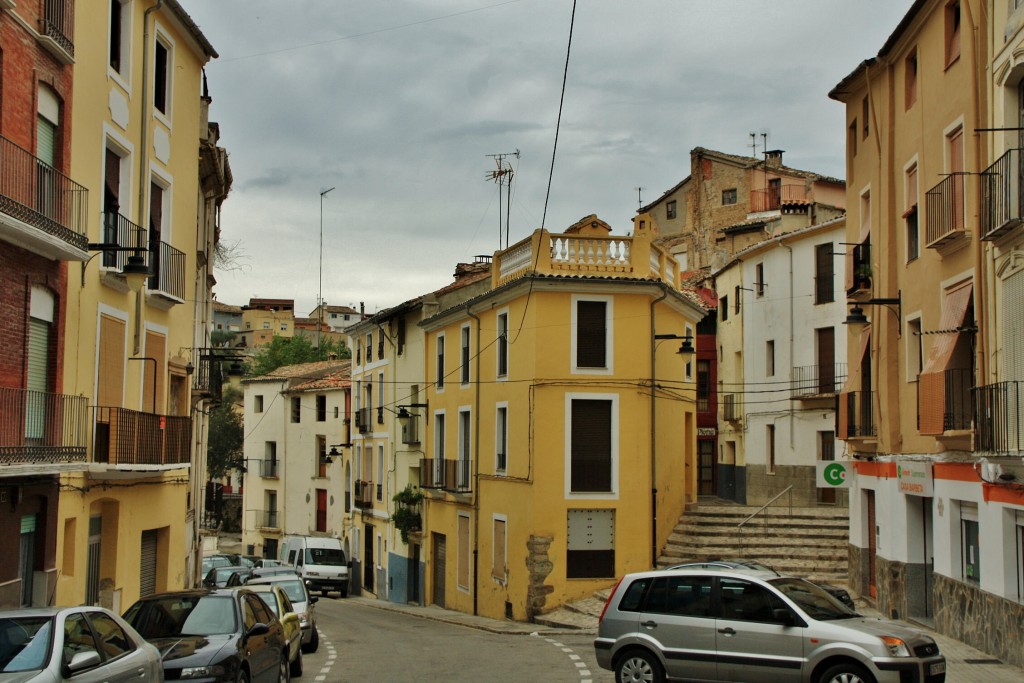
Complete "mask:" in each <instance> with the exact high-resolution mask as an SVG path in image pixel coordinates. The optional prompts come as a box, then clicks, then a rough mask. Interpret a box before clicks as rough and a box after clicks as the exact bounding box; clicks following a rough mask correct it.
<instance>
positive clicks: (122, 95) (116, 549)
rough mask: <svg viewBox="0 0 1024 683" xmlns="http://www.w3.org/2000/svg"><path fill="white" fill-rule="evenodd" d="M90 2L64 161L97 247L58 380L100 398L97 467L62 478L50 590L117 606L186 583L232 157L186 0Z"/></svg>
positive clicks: (78, 274) (72, 277) (79, 34)
mask: <svg viewBox="0 0 1024 683" xmlns="http://www.w3.org/2000/svg"><path fill="white" fill-rule="evenodd" d="M83 7H84V5H83ZM89 9H90V11H81V12H79V13H78V16H77V23H76V26H75V41H74V43H75V50H76V51H75V70H74V88H73V92H74V102H75V106H74V109H73V114H72V130H73V131H74V135H73V140H72V155H71V156H72V163H71V168H72V171H73V173H74V175H75V177H77V178H80V179H81V182H82V183H83V184H84V185H85V186H86V187H88V188H89V189H90V190H91V191H90V192H89V204H88V209H87V216H88V220H87V235H88V238H89V242H90V251H92V252H94V255H93V257H92V258H91V259H90V260H88V261H86V262H84V263H82V264H80V265H77V266H72V267H71V268H70V272H69V277H68V290H69V291H68V300H69V306H68V316H67V344H66V349H67V357H66V360H65V375H64V391H65V393H68V394H78V395H84V396H86V397H87V398H88V399H89V403H90V405H91V406H93V408H92V415H91V416H90V423H91V428H92V429H91V432H92V442H91V444H90V448H89V451H90V455H89V462H90V465H89V467H88V469H87V470H86V471H85V472H82V473H75V474H69V475H66V476H64V477H63V479H62V482H61V496H60V502H59V513H58V514H59V520H58V540H57V547H58V558H57V568H58V570H59V573H60V576H59V579H58V582H57V587H56V602H57V603H59V604H78V603H91V604H95V603H100V604H103V605H106V606H109V607H112V608H113V609H115V610H117V611H120V610H121V609H123V608H126V607H127V606H128V605H129V604H131V603H132V602H133V601H134V600H135V599H136V598H138V597H139V595H141V594H147V593H150V592H153V591H158V590H165V589H171V588H179V587H182V586H185V585H190V583H191V579H190V572H191V571H193V570H192V569H191V567H192V564H191V561H192V560H194V558H195V556H196V551H197V546H196V538H195V536H196V532H197V521H196V519H197V510H196V506H198V505H199V504H200V502H201V501H198V500H196V498H197V497H198V495H197V494H198V491H199V490H201V489H198V488H197V489H195V490H192V489H190V476H191V474H192V472H191V467H192V465H193V462H192V458H193V453H194V449H197V448H198V449H200V450H202V449H205V435H204V433H203V425H204V423H203V422H202V421H201V420H200V421H199V422H198V423H194V422H193V416H192V411H193V401H192V392H191V391H190V384H191V381H190V373H191V371H192V370H194V369H195V364H196V363H199V362H200V359H199V358H198V357H196V358H193V348H194V347H197V346H199V347H203V346H209V344H208V342H206V340H207V339H208V336H209V329H210V326H211V320H212V315H211V310H210V298H211V297H210V288H211V287H212V285H213V277H212V261H213V255H212V249H213V244H214V241H215V239H216V224H215V218H214V216H215V213H216V212H215V207H216V205H217V204H219V202H220V201H221V200H222V199H223V196H224V195H225V194H226V192H227V186H229V184H230V172H229V171H227V169H226V159H225V158H224V155H223V154H220V153H218V148H216V137H217V136H216V128H215V126H213V127H211V126H209V125H208V122H207V119H206V106H207V105H208V104H209V101H210V100H209V98H208V97H207V93H206V92H205V86H204V83H203V75H202V69H203V65H204V64H206V63H207V61H209V59H210V58H211V57H216V52H215V51H214V49H213V47H212V46H211V45H210V43H209V42H208V41H207V39H206V38H205V37H204V36H203V34H202V33H201V32H200V31H199V29H198V27H197V26H196V25H195V23H194V22H193V21H192V20H191V19H190V18H189V17H188V16H187V15H186V14H185V12H184V11H183V10H182V9H181V7H180V5H179V4H178V3H177V2H176V1H175V0H165V2H163V3H156V2H150V1H144V2H123V3H117V2H115V3H113V4H111V3H107V4H106V5H103V6H102V8H101V10H100V11H97V8H96V7H95V6H92V5H90V8H89ZM201 165H202V171H201V169H200V166H201ZM201 173H202V175H203V182H202V184H201V183H200V175H201ZM199 413H200V414H201V411H199ZM202 456H203V462H205V453H203V454H202ZM198 476H199V477H201V478H203V479H205V472H200V473H198ZM190 493H191V495H190Z"/></svg>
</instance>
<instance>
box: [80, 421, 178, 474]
mask: <svg viewBox="0 0 1024 683" xmlns="http://www.w3.org/2000/svg"><path fill="white" fill-rule="evenodd" d="M94 411H95V413H96V440H95V444H94V447H93V462H98V463H108V464H110V465H164V466H166V465H188V464H189V462H190V460H191V454H192V451H191V443H192V418H190V417H179V416H171V415H157V414H155V413H142V412H139V411H137V410H129V409H127V408H107V407H102V406H97V407H95V408H94Z"/></svg>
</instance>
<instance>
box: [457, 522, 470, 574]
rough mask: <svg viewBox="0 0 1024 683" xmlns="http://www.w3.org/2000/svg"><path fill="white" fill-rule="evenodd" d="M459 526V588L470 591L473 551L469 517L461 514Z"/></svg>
mask: <svg viewBox="0 0 1024 683" xmlns="http://www.w3.org/2000/svg"><path fill="white" fill-rule="evenodd" d="M458 525H459V526H458V533H459V559H458V567H457V574H456V578H457V581H458V584H459V588H460V589H462V590H464V591H468V590H469V564H470V552H471V551H472V548H471V545H472V544H471V543H470V542H469V515H465V514H462V513H459V522H458Z"/></svg>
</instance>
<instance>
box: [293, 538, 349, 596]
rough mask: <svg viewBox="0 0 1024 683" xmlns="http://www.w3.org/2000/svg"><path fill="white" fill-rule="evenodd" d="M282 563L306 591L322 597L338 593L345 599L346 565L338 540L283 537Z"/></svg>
mask: <svg viewBox="0 0 1024 683" xmlns="http://www.w3.org/2000/svg"><path fill="white" fill-rule="evenodd" d="M281 561H282V562H284V563H286V564H288V565H289V566H292V567H295V571H296V572H298V574H299V576H300V577H302V580H303V582H304V583H305V584H306V588H307V589H308V590H309V591H310V592H312V591H317V590H318V591H320V592H321V594H322V595H324V596H325V597H326V596H327V593H328V592H330V591H338V592H339V593H340V594H341V597H343V598H344V597H345V596H347V595H348V562H347V561H346V559H345V551H344V550H342V549H341V540H339V539H337V538H327V537H324V536H285V537H284V539H283V540H282V541H281Z"/></svg>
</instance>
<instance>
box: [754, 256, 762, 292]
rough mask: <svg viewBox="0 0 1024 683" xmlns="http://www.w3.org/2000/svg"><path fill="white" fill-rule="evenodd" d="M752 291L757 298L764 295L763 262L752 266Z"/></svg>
mask: <svg viewBox="0 0 1024 683" xmlns="http://www.w3.org/2000/svg"><path fill="white" fill-rule="evenodd" d="M754 293H755V294H756V295H757V298H759V299H760V298H761V297H763V296H764V264H763V263H758V264H757V265H756V266H754Z"/></svg>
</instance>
